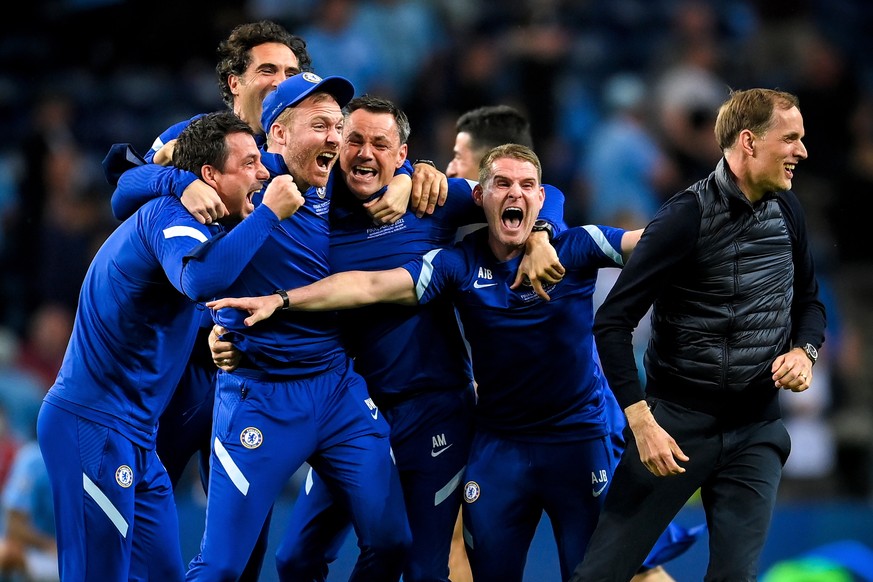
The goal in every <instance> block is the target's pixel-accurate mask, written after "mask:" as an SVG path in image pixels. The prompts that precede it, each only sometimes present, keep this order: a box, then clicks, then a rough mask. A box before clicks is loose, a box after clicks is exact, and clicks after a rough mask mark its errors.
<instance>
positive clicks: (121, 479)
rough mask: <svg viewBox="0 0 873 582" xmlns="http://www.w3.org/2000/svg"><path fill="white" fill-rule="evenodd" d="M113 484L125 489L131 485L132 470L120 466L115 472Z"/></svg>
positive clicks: (125, 466)
mask: <svg viewBox="0 0 873 582" xmlns="http://www.w3.org/2000/svg"><path fill="white" fill-rule="evenodd" d="M115 482H116V483H118V484H119V485H121V486H122V487H124V488H125V489H127V488H128V487H130V486H131V485H133V469H131V468H130V467H128V466H127V465H122V466H120V467H119V468H118V469H116V470H115Z"/></svg>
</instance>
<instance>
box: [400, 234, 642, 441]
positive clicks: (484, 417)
mask: <svg viewBox="0 0 873 582" xmlns="http://www.w3.org/2000/svg"><path fill="white" fill-rule="evenodd" d="M624 232H625V231H624V230H621V229H616V228H611V227H604V226H586V227H576V228H571V229H568V230H567V231H565V232H564V233H562V234H560V235H558V236H557V237H556V238H555V240H554V241H553V243H554V245H555V248H556V250H557V251H558V257H559V258H560V260H561V262H562V264H563V265H564V267H565V268H566V274H565V276H564V278H563V280H562V281H560V282H559V283H557V284H556V285H550V286H547V287H546V291H547V292H548V293H549V295H550V296H551V301H545V300H543V299H541V298H540V297H539V296H537V294H536V293H535V292H534V290H533V289H532V288H530V287H524V288H521V289H518V290H511V289H510V288H509V286H510V285H511V284H512V282H513V280H514V279H515V273H516V270H517V268H518V264H519V262H520V261H521V257H516V258H514V259H511V260H509V261H506V262H499V261H498V260H497V259H496V258H495V257H494V254H493V253H492V252H491V249H490V248H489V246H488V233H487V231H486V230H484V229H483V230H480V231H477V232H474V233H472V234H470V235H468V236H467V237H465V239H464V240H463V241H462V242H461V243H459V244H458V245H456V246H455V247H454V248H452V249H446V250H439V249H438V250H434V251H431V252H430V253H428V254H426V255H425V256H423V257H419V258H417V259H415V260H413V261H411V262H410V263H408V264H407V265H405V266H404V268H405V269H406V270H407V271H409V273H410V275H412V278H413V281H415V283H416V292H417V295H418V298H419V302H420V303H428V302H430V301H432V300H434V299H435V298H436V297H438V296H439V295H440V294H445V295H446V296H447V297H449V298H450V299H451V300H452V301H453V302H454V304H455V306H456V308H457V310H458V312H459V315H460V319H461V323H462V325H463V328H464V333H465V336H466V339H467V341H468V342H469V343H470V349H471V351H472V358H473V371H474V375H475V378H476V382H477V383H478V396H479V399H478V404H477V406H476V419H477V424H478V425H479V426H480V427H482V428H485V429H487V430H491V431H494V432H497V433H500V434H502V435H503V436H505V437H506V438H510V439H516V440H525V441H535V442H562V441H567V440H571V439H572V440H581V439H588V438H596V437H600V436H604V435H606V434H607V432H608V425H607V422H606V418H605V415H604V408H603V407H604V403H603V401H604V397H603V390H608V387H607V386H606V383H605V381H604V379H603V376H602V374H601V372H600V369H599V366H598V364H597V363H596V362H595V360H594V358H593V357H592V354H593V349H594V346H593V336H592V333H591V326H592V320H593V305H592V298H591V297H592V293H593V291H594V283H595V281H596V277H597V269H599V268H601V267H620V266H622V265H623V259H622V255H621V237H622V235H623V234H624Z"/></svg>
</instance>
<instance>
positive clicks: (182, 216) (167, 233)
mask: <svg viewBox="0 0 873 582" xmlns="http://www.w3.org/2000/svg"><path fill="white" fill-rule="evenodd" d="M278 222H279V221H278V219H277V217H276V215H275V214H273V212H272V211H271V210H270V209H269V208H267V207H263V208H259V209H256V210H255V212H254V213H252V215H251V216H249V217H248V218H247V219H246V220H243V221H242V222H241V223H240V224H239V225H238V226H237V228H235V229H234V230H233V231H232V232H231V233H229V234H227V235H226V236H224V235H222V236H215V237H214V235H216V234H217V233H219V232H220V231H221V227H218V226H212V227H207V226H204V225H201V224H200V223H198V222H197V221H196V220H195V219H194V218H193V217H192V216H191V215H190V214H189V213H188V211H187V210H185V208H184V207H183V206H182V204H181V203H180V202H179V200H177V199H175V198H172V197H162V198H157V199H155V200H153V201H151V202H149V203H147V204H146V205H145V206H143V207H142V208H141V209H139V210H138V211H137V212H135V213H134V214H133V216H131V217H130V218H129V219H127V220H126V221H124V222H123V223H122V224H121V225H120V226H119V227H118V228H117V229H116V230H115V231H114V232H113V233H112V234H111V235H110V236H109V238H107V240H106V241H105V242H104V243H103V245H102V247H101V248H100V250H99V251H98V252H97V254H96V255H95V257H94V259H93V261H92V262H91V266H90V268H89V269H88V272H87V274H86V276H85V280H84V282H83V284H82V290H81V292H80V295H79V306H78V310H77V312H76V320H75V324H74V326H73V333H72V337H71V338H70V342H69V344H68V346H67V352H66V354H65V355H64V360H63V363H62V365H61V369H60V372H59V374H58V377H57V380H56V381H55V384H54V385H53V386H52V387H51V389H50V390H49V392H48V393H47V394H46V397H45V400H46V402H49V403H51V404H53V405H55V406H58V407H60V408H63V409H64V410H67V411H69V412H72V413H74V414H77V415H79V416H81V417H83V418H87V419H89V420H92V421H94V422H98V423H100V424H103V425H105V426H109V427H111V428H113V429H114V430H117V431H118V432H120V433H122V434H124V435H125V436H126V437H128V438H130V439H131V440H132V441H133V442H135V443H136V444H138V445H139V446H142V447H145V448H148V449H151V448H154V437H155V433H156V430H157V421H158V417H159V416H160V414H161V412H163V410H164V408H165V407H166V405H167V403H168V402H169V400H170V397H171V396H172V394H173V390H174V389H175V387H176V384H177V383H178V381H179V378H180V377H181V375H182V371H183V369H184V367H185V365H186V364H187V362H188V354H189V353H190V352H191V348H192V345H193V342H194V338H195V336H196V333H197V329H198V327H199V318H198V317H197V316H196V311H195V309H196V308H195V303H194V302H193V301H192V300H191V299H197V300H201V299H205V298H208V297H211V296H212V295H213V294H214V293H217V292H218V291H219V290H221V289H222V288H224V287H226V286H227V285H229V284H230V282H231V281H233V280H234V279H236V277H237V276H238V275H239V272H240V270H241V268H242V266H243V265H244V264H245V263H246V262H247V261H248V259H249V258H250V257H251V255H252V253H253V252H254V251H255V249H257V247H258V246H260V244H261V243H262V242H263V241H264V240H265V239H266V238H267V236H268V235H269V233H270V231H272V229H273V228H274V227H275V226H276V225H277V224H278ZM213 237H214V238H213ZM236 249H243V250H242V252H241V253H235V250H236ZM228 252H234V254H235V255H236V257H235V259H238V260H234V261H233V264H228V263H230V262H231V261H229V260H228V256H229V255H228ZM186 294H187V297H186ZM189 297H190V298H189Z"/></svg>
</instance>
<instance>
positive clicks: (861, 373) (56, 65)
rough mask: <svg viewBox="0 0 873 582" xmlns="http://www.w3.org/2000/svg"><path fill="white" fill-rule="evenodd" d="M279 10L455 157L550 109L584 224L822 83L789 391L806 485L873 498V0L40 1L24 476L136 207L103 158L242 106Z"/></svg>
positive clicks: (16, 166)
mask: <svg viewBox="0 0 873 582" xmlns="http://www.w3.org/2000/svg"><path fill="white" fill-rule="evenodd" d="M260 19H270V20H274V21H276V22H279V23H280V24H282V25H284V26H285V27H286V28H287V29H288V30H289V31H291V32H292V33H294V34H297V35H299V36H301V37H303V38H304V39H305V40H306V41H307V44H308V48H309V51H310V53H311V54H312V57H313V69H314V70H315V72H317V73H319V74H320V75H322V76H326V75H343V76H346V77H347V78H349V79H350V80H351V81H352V82H353V83H354V85H355V87H356V88H357V92H358V94H359V95H360V94H364V93H370V94H375V95H380V96H383V97H388V98H390V99H392V100H394V101H396V102H397V103H399V104H400V105H401V106H402V107H403V108H404V109H405V111H406V112H407V114H408V115H409V118H410V121H411V124H412V135H411V137H410V150H409V151H410V154H409V155H410V157H411V158H425V159H431V160H434V161H435V162H436V163H437V166H438V167H441V168H445V166H446V165H447V164H448V162H449V160H450V159H451V155H452V146H453V143H454V137H455V125H454V124H455V121H456V119H457V117H458V116H459V115H460V114H461V113H463V112H465V111H468V110H470V109H473V108H475V107H479V106H482V105H494V104H508V105H512V106H515V107H517V108H518V109H520V110H521V111H522V112H523V113H525V114H526V115H527V116H528V117H529V118H530V120H531V122H532V129H533V136H534V142H535V149H536V151H537V152H538V154H539V155H540V157H541V159H542V162H543V165H544V179H545V181H546V182H548V183H550V184H554V185H556V186H558V187H560V188H561V189H562V190H563V191H564V192H565V193H566V195H567V206H566V210H565V212H566V219H567V222H568V224H570V225H579V224H586V223H600V224H611V225H616V226H624V227H639V226H643V225H645V224H646V222H647V221H648V220H650V219H651V217H652V216H653V214H654V212H655V211H656V209H657V208H658V206H659V205H660V203H661V202H662V201H663V200H665V199H666V198H667V197H669V196H670V195H672V194H673V193H675V192H676V191H677V190H679V189H681V188H683V187H685V186H687V185H689V184H691V183H692V182H694V181H696V180H698V179H701V178H704V177H705V176H707V175H708V174H709V173H710V172H711V171H712V169H713V168H714V166H715V164H716V162H717V161H718V158H719V156H720V152H719V151H718V149H717V147H716V144H715V140H714V137H713V134H712V126H713V122H714V119H715V114H716V111H717V108H718V105H719V104H720V103H721V102H722V101H723V100H724V99H725V98H726V96H727V94H728V92H729V90H730V89H731V88H737V89H740V88H743V89H744V88H749V87H754V86H761V87H769V88H776V89H782V90H787V91H790V92H793V93H795V94H797V95H798V96H799V98H800V108H801V111H802V113H803V117H804V122H805V128H806V134H807V135H806V137H805V138H804V142H805V144H806V146H807V148H808V150H809V159H808V160H807V161H804V162H802V163H801V164H800V165H799V167H798V169H797V172H796V177H795V179H794V190H795V192H796V193H797V194H798V196H799V197H800V199H801V200H802V202H803V203H804V206H805V208H806V211H807V219H808V222H809V227H810V231H811V234H812V237H813V241H814V251H815V253H816V258H817V267H818V271H819V275H820V278H821V284H822V293H823V298H824V300H825V302H826V305H827V308H828V322H829V325H828V332H827V342H826V344H825V346H824V348H823V349H822V350H821V358H820V359H819V362H818V364H817V365H816V367H815V377H814V380H813V383H812V387H811V389H810V390H808V391H807V392H805V393H803V394H799V395H798V394H787V395H785V397H784V398H783V399H782V402H783V406H784V410H785V415H786V418H787V422H788V425H789V430H790V432H791V435H792V439H793V442H794V448H793V451H792V454H791V457H790V459H789V461H788V465H787V467H786V472H785V478H784V485H783V487H784V492H783V495H782V497H781V500H782V501H786V500H790V499H801V500H803V499H822V498H828V497H830V498H852V499H867V500H871V501H873V420H871V419H873V374H870V373H868V372H867V370H868V369H869V368H870V367H871V366H870V365H865V363H873V333H871V332H870V330H871V329H873V251H871V249H870V248H869V247H867V246H866V245H867V244H869V243H867V242H866V241H867V240H868V239H867V237H866V235H865V234H864V233H865V232H866V230H867V228H873V224H871V218H873V56H871V55H873V3H871V2H869V0H791V1H787V0H608V1H607V0H499V1H498V0H479V1H475V0H249V1H243V0H235V1H233V2H230V1H220V0H213V1H211V2H202V1H192V2H185V3H180V5H179V6H172V7H169V6H160V5H155V4H154V3H146V2H142V1H139V0H132V1H121V0H102V1H101V0H66V1H65V0H55V1H51V0H46V1H40V2H30V3H22V4H20V5H18V6H17V7H16V9H15V10H14V11H9V12H7V13H6V14H4V17H3V19H2V21H0V127H2V129H3V140H2V141H0V272H2V282H0V413H2V416H0V484H2V483H3V481H4V479H5V476H6V471H7V470H8V467H9V464H10V462H11V460H12V458H13V457H14V455H15V451H16V450H17V449H18V448H19V447H20V446H21V445H22V444H23V443H25V442H27V441H29V440H32V439H33V436H34V435H33V427H34V423H35V415H36V412H37V410H38V407H39V403H40V401H41V398H42V396H43V395H44V393H45V391H46V390H47V389H48V388H49V387H50V386H51V384H52V383H53V381H54V378H55V374H56V372H57V370H58V368H59V366H60V362H61V359H62V357H63V353H64V349H65V347H66V343H67V340H68V338H69V335H70V331H71V326H72V321H73V316H74V314H75V309H76V301H77V296H78V291H79V286H80V284H81V281H82V279H83V277H84V274H85V270H86V269H87V266H88V264H89V263H90V260H91V258H92V255H93V253H94V252H95V251H96V249H97V248H98V247H99V245H100V244H101V243H102V242H103V240H104V239H105V237H106V236H107V234H108V233H109V232H111V230H112V229H113V228H114V227H115V226H116V225H117V222H116V221H115V219H114V218H113V217H112V214H111V212H110V206H109V199H110V196H111V194H112V188H111V186H110V185H109V184H108V183H107V182H106V180H105V178H104V177H103V173H102V168H101V165H100V161H101V160H102V158H103V157H104V155H105V154H106V152H107V151H108V149H109V146H110V145H111V144H113V143H115V142H129V143H131V144H133V146H134V147H135V148H136V149H138V150H139V151H140V152H145V151H146V150H147V149H148V147H149V146H150V145H151V142H152V140H153V139H154V138H155V136H157V135H158V134H159V133H160V132H161V131H162V130H163V129H165V128H166V127H168V126H169V125H171V124H173V123H175V122H177V121H180V120H183V119H187V118H188V117H190V116H191V115H193V114H195V113H200V112H206V111H214V110H218V109H222V108H223V107H224V106H223V104H222V103H221V101H220V98H219V93H218V90H217V86H216V80H215V71H214V65H215V49H216V47H217V46H218V43H219V41H220V40H221V39H223V38H224V37H226V36H227V34H228V33H229V32H230V30H231V29H232V28H233V27H234V26H235V25H237V24H239V23H241V22H246V21H252V20H260Z"/></svg>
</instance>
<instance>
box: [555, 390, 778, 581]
mask: <svg viewBox="0 0 873 582" xmlns="http://www.w3.org/2000/svg"><path fill="white" fill-rule="evenodd" d="M649 404H650V405H651V406H652V413H653V414H654V416H655V419H656V420H657V421H658V424H660V425H661V427H662V428H663V429H664V430H666V431H667V432H668V433H669V434H670V435H671V436H672V437H673V438H674V439H675V440H676V442H677V443H678V444H679V447H680V448H681V449H682V451H683V452H684V453H685V454H686V455H687V456H688V457H689V459H690V460H689V461H688V462H686V463H680V465H682V466H683V467H684V468H685V470H686V471H685V473H682V474H681V475H677V476H670V477H656V476H655V475H652V474H651V473H650V472H649V471H648V469H646V468H645V466H644V465H643V464H642V462H640V457H639V452H638V450H637V447H636V442H635V440H634V438H633V435H632V434H628V435H627V437H628V438H627V443H628V444H627V448H626V449H625V451H624V454H623V455H622V458H621V461H620V462H619V464H618V467H617V468H616V471H615V475H614V477H613V482H612V485H610V489H609V494H608V495H607V498H606V502H605V505H604V507H603V511H602V512H601V514H600V519H599V521H598V523H597V529H596V530H595V531H594V535H593V536H592V538H591V541H590V542H589V544H588V550H587V552H586V554H585V559H584V560H583V561H582V563H581V564H579V566H577V567H576V570H575V572H574V573H573V577H572V578H571V579H570V580H571V582H627V581H628V580H630V579H631V578H632V577H633V575H634V574H635V573H636V572H637V570H638V568H639V567H640V565H641V564H642V563H643V560H644V559H645V558H646V555H647V554H648V552H649V551H650V550H651V548H652V546H653V545H654V543H655V541H656V540H657V539H658V536H659V535H660V534H661V532H662V531H664V528H665V527H667V524H668V523H670V520H671V519H673V517H675V515H676V514H677V513H678V512H679V510H680V509H682V507H683V506H684V505H685V503H686V501H688V499H689V498H690V497H691V496H692V495H693V494H694V493H695V492H696V491H697V490H698V489H700V491H701V501H702V503H703V508H704V511H705V513H706V522H707V526H708V529H709V554H710V558H709V567H708V569H707V572H706V577H705V578H704V580H706V581H707V582H716V581H726V582H728V581H729V582H742V581H745V580H750V581H754V580H756V579H757V570H758V559H759V557H760V555H761V550H762V548H763V546H764V542H765V541H766V538H767V530H768V529H769V527H770V520H771V517H772V515H773V506H774V504H775V502H776V490H777V488H778V486H779V480H780V478H781V476H782V465H783V464H784V463H785V460H786V459H787V458H788V453H789V452H790V450H791V440H790V438H789V436H788V432H787V431H786V429H785V426H784V424H783V423H782V421H781V420H773V421H766V422H759V423H753V424H747V425H742V426H739V427H734V428H731V429H730V430H724V429H722V428H720V425H719V424H718V423H717V421H716V419H715V417H712V416H710V415H708V414H703V413H701V412H697V411H693V410H690V409H688V408H685V407H682V406H679V405H677V404H674V403H672V402H668V401H665V400H657V399H650V400H649ZM628 432H630V429H628Z"/></svg>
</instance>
